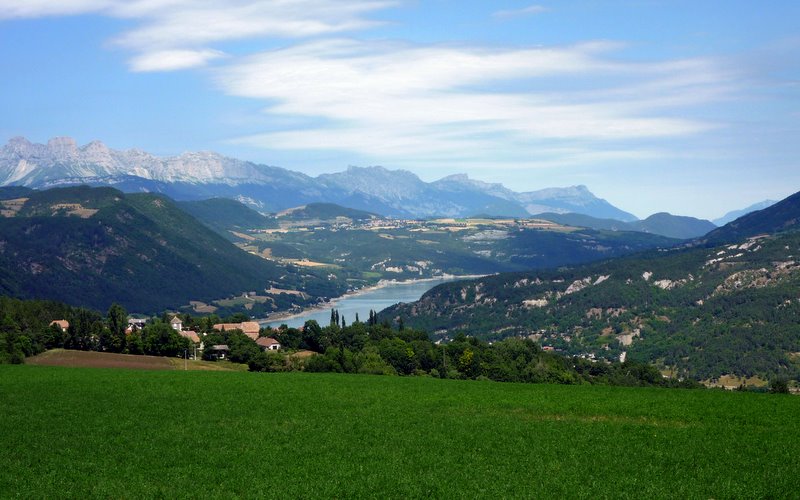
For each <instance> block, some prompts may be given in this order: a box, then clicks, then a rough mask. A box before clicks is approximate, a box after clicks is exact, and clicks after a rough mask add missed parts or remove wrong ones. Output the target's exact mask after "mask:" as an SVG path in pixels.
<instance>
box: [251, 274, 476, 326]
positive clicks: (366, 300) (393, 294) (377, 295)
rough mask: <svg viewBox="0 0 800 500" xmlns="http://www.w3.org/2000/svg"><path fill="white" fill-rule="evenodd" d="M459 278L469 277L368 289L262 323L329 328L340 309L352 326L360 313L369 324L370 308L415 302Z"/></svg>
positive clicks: (342, 315)
mask: <svg viewBox="0 0 800 500" xmlns="http://www.w3.org/2000/svg"><path fill="white" fill-rule="evenodd" d="M459 279H468V278H467V277H447V278H436V279H432V280H417V281H404V282H397V283H389V284H387V285H384V286H381V287H380V288H375V289H373V290H367V291H365V292H362V293H359V294H356V295H346V296H344V297H340V298H338V299H335V300H332V301H331V302H330V304H329V305H328V306H327V307H326V308H325V309H323V310H311V311H308V312H305V313H301V314H299V315H297V316H293V317H290V318H285V319H278V320H274V321H270V320H267V321H261V322H260V323H261V326H271V327H273V328H277V327H279V326H280V325H284V324H285V325H287V326H290V327H294V328H297V327H300V326H303V325H304V324H305V323H306V321H308V320H310V319H313V320H316V321H317V323H319V324H320V326H328V325H329V324H330V322H331V309H337V310H338V311H339V317H344V319H345V321H346V322H347V324H348V325H349V324H350V323H352V322H354V321H355V320H356V313H358V317H359V319H360V320H361V321H366V320H367V319H368V318H369V310H370V309H372V310H373V311H380V310H382V309H386V308H387V307H389V306H392V305H394V304H397V303H398V302H414V301H415V300H418V299H419V298H420V297H422V295H423V294H424V293H425V292H427V291H428V290H430V289H431V288H433V287H435V286H436V285H440V284H442V283H447V282H449V281H456V280H459Z"/></svg>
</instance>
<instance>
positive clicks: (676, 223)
mask: <svg viewBox="0 0 800 500" xmlns="http://www.w3.org/2000/svg"><path fill="white" fill-rule="evenodd" d="M536 217H537V218H541V219H545V220H549V221H553V222H557V223H559V224H566V225H569V226H576V227H587V228H591V229H601V230H610V231H638V232H644V233H652V234H658V235H661V236H665V237H668V238H677V239H690V238H697V237H700V236H703V235H705V234H707V233H708V232H709V231H712V230H714V229H716V227H717V226H715V225H714V224H713V223H712V222H710V221H707V220H703V219H696V218H694V217H685V216H679V215H672V214H669V213H666V212H661V213H656V214H653V215H651V216H649V217H647V218H646V219H644V220H637V221H629V222H622V221H619V220H615V219H598V218H595V217H592V216H590V215H585V214H576V213H567V214H556V213H545V214H539V215H537V216H536Z"/></svg>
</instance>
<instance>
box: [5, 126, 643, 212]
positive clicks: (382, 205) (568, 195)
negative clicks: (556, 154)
mask: <svg viewBox="0 0 800 500" xmlns="http://www.w3.org/2000/svg"><path fill="white" fill-rule="evenodd" d="M76 184H88V185H92V186H113V187H115V188H117V189H119V190H121V191H124V192H156V193H162V194H165V195H167V196H169V197H171V198H173V199H176V200H200V199H207V198H215V197H216V198H221V197H222V198H232V199H236V200H238V201H241V202H243V203H245V204H247V205H249V206H250V207H251V208H255V209H256V210H259V211H261V212H275V211H280V210H284V209H287V208H291V207H296V206H298V205H306V204H309V203H315V202H322V203H336V204H339V205H342V206H347V207H351V208H355V209H359V210H364V211H368V212H372V213H377V214H381V215H385V216H393V217H409V218H425V217H441V216H449V217H468V216H471V215H474V214H478V213H480V214H487V215H494V216H513V217H527V216H530V215H534V214H538V213H542V212H555V213H568V212H572V213H579V214H586V215H590V216H592V217H598V218H610V219H617V220H622V221H635V220H636V217H634V216H633V215H632V214H630V213H628V212H625V211H622V210H620V209H618V208H617V207H615V206H613V205H611V204H610V203H608V202H607V201H606V200H603V199H600V198H597V197H596V196H594V194H592V193H591V191H589V189H588V188H587V187H586V186H571V187H565V188H547V189H542V190H539V191H531V192H526V193H518V192H515V191H512V190H510V189H508V188H506V187H504V186H502V185H501V184H490V183H485V182H481V181H476V180H472V179H470V178H469V177H467V176H466V175H464V174H460V175H453V176H449V177H445V178H444V179H441V180H439V181H436V182H430V183H428V182H424V181H422V180H421V179H420V178H419V177H417V176H416V175H414V174H413V173H411V172H408V171H404V170H388V169H385V168H383V167H367V168H358V167H350V168H348V169H347V170H346V171H344V172H338V173H333V174H323V175H320V176H318V177H310V176H308V175H305V174H302V173H299V172H293V171H291V170H286V169H283V168H280V167H273V166H268V165H258V164H255V163H251V162H246V161H241V160H236V159H233V158H226V157H224V156H221V155H219V154H216V153H212V152H197V153H184V154H182V155H180V156H175V157H168V158H159V157H156V156H153V155H151V154H148V153H146V152H143V151H139V150H129V151H116V150H113V149H110V148H108V147H107V146H105V145H104V144H103V143H101V142H99V141H95V142H92V143H89V144H87V145H85V146H81V147H79V146H78V145H77V144H76V143H75V141H74V140H73V139H70V138H68V137H60V138H55V139H51V140H50V141H48V143H47V144H34V143H31V142H30V141H28V140H27V139H24V138H21V137H18V138H14V139H11V140H10V141H9V142H8V144H7V145H6V146H4V147H3V148H1V149H0V186H24V187H30V188H47V187H54V186H68V185H76Z"/></svg>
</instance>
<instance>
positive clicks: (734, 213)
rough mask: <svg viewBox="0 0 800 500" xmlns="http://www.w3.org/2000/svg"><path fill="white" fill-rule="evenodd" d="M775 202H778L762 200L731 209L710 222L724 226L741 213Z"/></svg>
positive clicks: (747, 212)
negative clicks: (741, 207) (745, 206)
mask: <svg viewBox="0 0 800 500" xmlns="http://www.w3.org/2000/svg"><path fill="white" fill-rule="evenodd" d="M776 203H778V202H777V201H775V200H764V201H762V202H759V203H755V204H753V205H750V206H749V207H747V208H743V209H741V210H733V211H731V212H728V213H727V214H725V215H723V216H722V217H720V218H719V219H714V220H713V221H712V222H713V223H714V224H716V225H717V226H724V225H725V224H727V223H728V222H732V221H734V220H736V219H738V218H739V217H741V216H743V215H747V214H749V213H750V212H755V211H756V210H763V209H765V208H767V207H771V206H772V205H774V204H776Z"/></svg>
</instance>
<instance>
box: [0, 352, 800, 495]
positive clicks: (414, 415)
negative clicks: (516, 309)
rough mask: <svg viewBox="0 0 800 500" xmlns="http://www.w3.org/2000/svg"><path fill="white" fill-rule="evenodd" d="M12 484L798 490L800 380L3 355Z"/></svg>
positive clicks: (0, 462)
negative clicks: (534, 380) (549, 381)
mask: <svg viewBox="0 0 800 500" xmlns="http://www.w3.org/2000/svg"><path fill="white" fill-rule="evenodd" d="M0 405H1V406H2V412H0V493H1V494H2V496H9V495H20V496H24V497H35V498H49V497H79V498H83V497H114V498H119V497H125V498H129V497H135V498H138V497H169V498H171V497H197V496H203V497H273V498H286V497H325V498H330V497H381V498H383V497H390V498H391V497H394V498H409V497H411V498H418V497H433V498H453V497H456V498H462V497H470V498H472V497H483V498H505V497H529V498H531V497H532V498H547V497H553V496H556V497H562V498H563V497H568V498H573V497H579V498H580V497H583V498H587V497H591V498H596V497H631V498H653V497H671V498H764V497H775V498H788V497H794V496H796V494H797V491H798V488H800V476H798V475H797V470H796V464H797V457H798V456H800V429H799V427H798V426H797V421H798V418H800V398H797V397H792V396H773V395H763V394H762V395H759V394H747V393H731V392H723V391H699V390H698V391H686V390H663V389H635V388H615V387H591V386H575V387H571V386H548V385H522V384H500V383H492V382H475V381H452V380H439V379H431V378H410V377H409V378H401V377H378V376H356V375H336V374H324V375H321V374H320V375H318V374H306V373H287V374H252V373H233V372H231V373H213V372H181V371H131V370H127V371H126V370H100V369H96V370H90V369H77V368H75V369H69V368H59V367H44V366H0Z"/></svg>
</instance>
